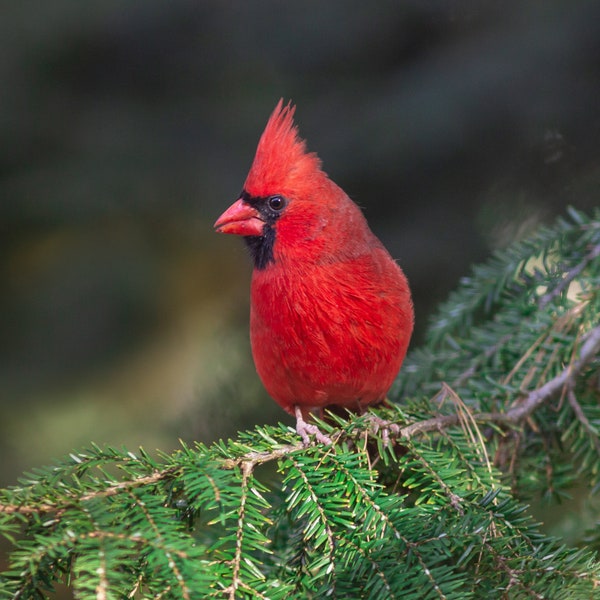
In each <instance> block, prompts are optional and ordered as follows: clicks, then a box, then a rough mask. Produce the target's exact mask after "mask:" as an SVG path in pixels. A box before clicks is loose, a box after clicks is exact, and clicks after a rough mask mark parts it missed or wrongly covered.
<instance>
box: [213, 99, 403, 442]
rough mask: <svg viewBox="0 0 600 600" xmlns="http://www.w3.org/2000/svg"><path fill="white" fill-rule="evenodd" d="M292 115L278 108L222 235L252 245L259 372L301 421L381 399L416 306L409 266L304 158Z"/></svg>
mask: <svg viewBox="0 0 600 600" xmlns="http://www.w3.org/2000/svg"><path fill="white" fill-rule="evenodd" d="M293 114H294V108H293V107H291V106H290V105H287V106H283V103H282V101H280V102H279V103H278V105H277V107H276V108H275V111H274V112H273V114H272V115H271V117H270V119H269V121H268V123H267V126H266V128H265V131H264V133H263V134H262V136H261V138H260V141H259V143H258V148H257V151H256V156H255V159H254V162H253V164H252V167H251V169H250V173H249V174H248V177H247V179H246V183H245V185H244V192H243V194H242V197H241V198H240V199H239V200H238V201H237V202H236V203H235V204H234V205H233V206H232V207H230V208H229V209H228V210H227V211H226V212H225V213H223V215H221V217H220V218H219V219H218V220H217V222H216V223H215V227H216V229H217V230H218V231H221V232H225V233H234V234H238V235H243V236H245V237H246V240H247V241H248V245H249V247H250V249H251V251H252V253H253V255H254V258H255V269H254V272H253V276H252V286H251V315H250V337H251V342H252V353H253V356H254V361H255V364H256V369H257V371H258V374H259V376H260V378H261V380H262V382H263V384H264V386H265V388H266V389H267V391H268V392H269V394H270V395H271V396H272V397H273V398H274V399H275V400H276V401H277V402H278V403H279V404H280V405H281V406H282V407H283V408H284V409H285V410H286V411H288V412H290V413H292V414H293V413H294V412H296V414H297V416H298V417H299V420H300V419H301V417H302V415H304V416H305V415H306V414H307V413H308V412H309V411H310V410H313V409H318V408H323V407H326V406H335V407H337V406H339V407H344V408H348V409H351V410H361V409H362V408H363V407H365V406H368V405H371V404H376V403H378V402H381V401H383V400H384V399H385V396H386V394H387V392H388V390H389V388H390V387H391V385H392V382H393V380H394V378H395V377H396V375H397V373H398V370H399V369H400V365H401V364H402V361H403V359H404V356H405V354H406V349H407V346H408V343H409V341H410V336H411V333H412V329H413V307H412V301H411V296H410V291H409V288H408V283H407V281H406V277H405V276H404V274H403V272H402V271H401V269H400V267H399V266H398V265H397V264H396V263H395V262H394V260H393V259H392V257H391V256H390V255H389V253H388V252H387V250H386V249H385V248H384V247H383V245H382V244H381V242H380V241H379V240H378V239H377V238H376V237H375V235H374V234H373V233H372V232H371V230H370V229H369V227H368V225H367V222H366V220H365V218H364V216H363V214H362V212H361V211H360V209H359V208H358V207H357V206H356V204H354V202H352V200H350V198H348V196H347V195H346V194H345V192H344V191H343V190H342V189H341V188H339V187H338V186H337V185H336V184H335V183H333V182H332V181H331V180H330V179H329V178H328V177H327V175H326V174H325V173H324V172H323V171H322V170H321V163H320V160H319V158H318V157H317V155H316V154H314V153H308V152H307V151H306V146H305V142H304V141H303V140H301V139H300V138H299V136H298V131H297V128H296V127H295V125H294V123H293ZM273 198H274V200H273ZM298 409H300V410H298ZM299 422H300V421H299ZM299 432H300V430H299ZM300 433H302V434H303V437H305V436H306V434H305V433H304V432H300Z"/></svg>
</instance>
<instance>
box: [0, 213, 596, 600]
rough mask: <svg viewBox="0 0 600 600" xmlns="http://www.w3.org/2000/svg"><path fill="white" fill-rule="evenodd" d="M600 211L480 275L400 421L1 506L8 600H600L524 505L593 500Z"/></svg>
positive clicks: (263, 440)
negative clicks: (59, 587) (61, 590)
mask: <svg viewBox="0 0 600 600" xmlns="http://www.w3.org/2000/svg"><path fill="white" fill-rule="evenodd" d="M599 312H600V211H597V212H596V213H595V214H594V215H592V216H586V215H584V214H581V213H579V212H576V211H574V210H570V211H569V217H568V219H560V220H559V221H558V222H557V223H556V224H555V225H554V226H553V227H551V228H546V229H542V230H540V231H539V232H538V233H537V234H536V235H535V236H533V237H531V238H530V239H528V240H526V241H522V242H519V243H517V244H515V245H513V246H511V247H510V248H509V249H507V250H503V251H499V252H496V254H495V255H494V256H493V258H492V259H491V260H490V261H488V262H487V263H486V264H484V265H480V266H478V267H475V268H474V269H473V272H472V274H471V275H470V276H469V277H466V278H464V279H463V280H462V281H461V283H460V286H459V288H458V289H457V291H455V292H454V293H453V294H451V296H450V298H449V299H448V301H447V302H446V303H444V304H443V305H442V306H441V307H440V309H439V311H438V313H437V314H436V315H435V316H434V317H433V319H432V321H431V324H430V327H429V334H428V337H427V341H426V343H425V345H424V346H423V348H421V349H419V350H417V351H414V352H413V353H412V354H411V355H410V356H409V358H408V359H407V361H406V363H405V366H404V368H403V370H402V372H401V376H400V378H399V380H398V382H397V384H396V385H395V387H394V388H393V390H392V392H391V394H390V399H391V401H392V404H391V405H390V406H388V407H386V408H377V409H374V410H372V411H371V412H370V413H368V414H366V415H362V416H352V417H349V418H348V419H342V418H340V417H336V416H333V415H330V416H329V417H328V419H327V421H326V422H322V423H320V427H321V428H322V430H323V431H325V432H326V433H328V435H330V436H331V437H332V438H333V439H334V443H333V444H332V445H331V446H322V445H313V446H309V447H307V448H305V447H303V446H302V444H301V442H300V440H299V439H298V437H297V436H296V434H295V432H294V431H293V430H292V429H291V428H289V427H286V426H283V425H279V426H268V427H256V428H255V429H254V430H252V431H247V432H242V433H240V434H239V436H238V438H237V439H236V440H228V441H226V442H225V441H221V442H218V443H216V444H213V445H212V446H209V447H207V446H205V445H203V444H201V443H197V444H195V445H194V446H193V447H189V446H187V445H183V444H182V446H181V448H180V449H179V450H178V451H176V452H174V453H173V454H164V455H160V456H158V457H151V456H150V455H148V454H147V453H146V452H144V451H143V450H141V449H140V450H139V451H138V452H136V453H133V452H128V451H126V450H119V449H115V448H101V447H98V446H94V445H92V446H91V447H90V448H89V449H87V450H85V451H82V452H76V453H73V454H71V455H70V456H69V457H67V458H65V459H63V460H61V461H59V462H57V463H55V464H54V465H52V466H50V467H46V468H43V469H37V470H35V471H34V472H32V473H29V474H26V475H24V476H23V478H22V479H21V481H20V484H19V485H18V486H16V487H12V488H10V489H6V490H2V491H0V533H2V534H3V535H4V536H5V537H7V538H8V540H9V541H10V542H11V545H12V551H11V552H10V555H9V557H8V567H7V569H6V571H5V572H4V573H2V575H1V576H0V577H1V578H0V598H14V599H17V598H23V599H30V598H45V597H47V596H48V595H51V594H52V593H53V590H54V588H55V586H56V584H57V583H63V584H64V583H66V584H67V585H69V586H70V587H71V588H72V589H73V591H74V594H75V596H76V597H77V598H96V599H98V600H104V599H121V598H185V599H194V598H263V599H264V598H271V599H274V600H275V599H277V598H373V599H381V598H402V599H403V600H405V599H410V598H414V599H418V600H424V599H428V598H431V599H444V598H446V599H451V598H460V599H465V598H592V597H597V596H594V594H599V593H600V562H599V561H598V559H597V556H596V555H595V553H594V550H595V549H597V548H598V547H600V534H599V533H598V528H591V530H590V531H588V532H587V533H585V534H584V535H583V536H582V538H581V539H580V540H579V543H578V544H576V545H573V546H571V547H569V546H566V545H565V544H564V543H561V541H560V540H556V539H550V538H548V537H547V536H546V535H544V534H542V533H541V530H540V527H539V525H538V524H537V523H536V522H534V520H533V519H532V518H531V516H529V514H528V512H527V507H526V504H524V503H525V502H527V501H528V500H530V499H532V498H535V497H540V496H544V497H546V498H548V499H551V500H552V499H560V498H561V497H562V496H563V495H565V494H567V493H568V491H569V489H570V488H572V487H573V486H574V485H575V484H576V483H579V485H581V482H583V483H584V484H585V486H586V489H587V492H588V493H589V494H590V495H592V494H594V493H596V492H597V491H598V489H599V488H600V439H599V429H600V322H599V317H598V315H599Z"/></svg>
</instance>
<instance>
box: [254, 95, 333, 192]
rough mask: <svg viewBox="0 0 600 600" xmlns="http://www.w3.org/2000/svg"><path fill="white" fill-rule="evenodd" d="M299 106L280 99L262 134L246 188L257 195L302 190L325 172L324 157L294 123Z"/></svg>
mask: <svg viewBox="0 0 600 600" xmlns="http://www.w3.org/2000/svg"><path fill="white" fill-rule="evenodd" d="M295 110H296V107H295V106H293V105H292V104H291V103H289V102H288V104H287V105H286V106H284V105H283V99H281V100H279V102H278V103H277V106H276V107H275V110H274V111H273V113H272V114H271V116H270V117H269V121H268V123H267V126H266V127H265V130H264V132H263V134H262V136H261V137H260V140H259V142H258V147H257V149H256V155H255V157H254V162H253V163H252V167H251V168H250V172H249V173H248V177H247V178H246V183H245V185H244V189H245V190H246V191H247V192H248V193H249V194H251V195H253V196H269V195H271V194H277V193H279V194H286V195H288V196H290V195H292V196H293V195H296V194H302V188H303V187H305V186H309V185H311V183H312V182H313V180H314V176H315V175H319V174H320V175H323V173H322V171H321V168H320V167H321V161H320V160H319V157H318V156H317V155H316V154H315V153H314V152H307V151H306V143H305V141H304V140H303V139H301V138H300V136H299V135H298V128H297V127H296V125H295V124H294V118H293V117H294V112H295Z"/></svg>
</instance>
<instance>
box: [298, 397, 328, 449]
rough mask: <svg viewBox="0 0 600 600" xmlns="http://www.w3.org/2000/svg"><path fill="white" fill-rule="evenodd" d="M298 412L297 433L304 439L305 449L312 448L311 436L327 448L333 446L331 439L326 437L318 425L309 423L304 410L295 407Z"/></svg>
mask: <svg viewBox="0 0 600 600" xmlns="http://www.w3.org/2000/svg"><path fill="white" fill-rule="evenodd" d="M295 412H296V433H297V434H298V435H299V436H300V437H301V438H302V443H303V444H304V447H305V448H307V447H308V446H310V437H309V436H311V435H314V436H315V440H316V441H317V442H319V443H321V444H324V445H325V446H330V445H331V444H333V442H332V440H331V438H330V437H329V436H328V435H325V434H324V433H323V432H322V431H321V430H320V429H319V428H318V427H317V426H316V425H313V424H311V423H307V422H306V421H305V420H304V417H303V416H302V410H301V409H300V407H299V406H296V407H295Z"/></svg>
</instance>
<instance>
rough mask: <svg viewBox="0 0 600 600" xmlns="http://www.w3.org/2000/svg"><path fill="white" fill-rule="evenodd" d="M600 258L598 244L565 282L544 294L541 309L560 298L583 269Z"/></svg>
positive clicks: (540, 304) (568, 274) (540, 302)
mask: <svg viewBox="0 0 600 600" xmlns="http://www.w3.org/2000/svg"><path fill="white" fill-rule="evenodd" d="M599 256H600V244H598V245H597V246H594V247H593V248H592V249H591V250H590V251H589V252H588V253H587V254H586V255H585V256H584V257H583V260H582V261H581V262H580V263H579V264H578V265H576V266H575V267H573V268H572V269H571V270H570V271H569V272H568V273H567V274H566V276H565V278H564V279H563V280H561V282H560V283H559V284H558V285H557V286H556V287H555V288H553V289H552V290H551V291H549V292H548V293H546V294H544V295H543V296H542V297H541V298H540V301H539V306H540V308H545V307H546V306H547V305H548V304H549V303H550V302H551V301H552V299H553V298H556V296H558V295H559V294H560V293H561V292H562V291H563V290H564V289H565V288H567V287H568V285H569V284H570V283H571V281H573V280H574V279H575V277H577V275H579V273H581V271H583V269H585V267H586V266H587V265H588V263H589V262H590V261H592V260H594V259H595V258H598V257H599Z"/></svg>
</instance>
